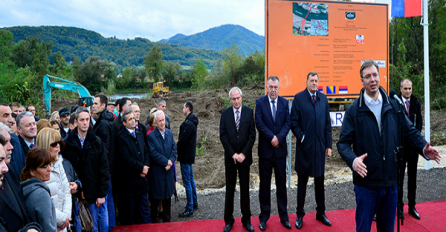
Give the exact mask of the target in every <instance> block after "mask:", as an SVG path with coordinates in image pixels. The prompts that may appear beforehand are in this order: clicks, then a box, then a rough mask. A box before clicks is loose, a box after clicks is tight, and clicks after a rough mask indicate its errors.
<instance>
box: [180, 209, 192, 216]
mask: <svg viewBox="0 0 446 232" xmlns="http://www.w3.org/2000/svg"><path fill="white" fill-rule="evenodd" d="M179 216H180V217H192V216H194V211H193V210H190V211H187V210H185V211H184V212H181V213H180V214H179Z"/></svg>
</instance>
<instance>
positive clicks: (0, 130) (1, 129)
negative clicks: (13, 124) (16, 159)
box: [0, 122, 14, 164]
mask: <svg viewBox="0 0 446 232" xmlns="http://www.w3.org/2000/svg"><path fill="white" fill-rule="evenodd" d="M9 132H10V129H9V127H8V126H6V125H5V124H3V123H2V122H0V135H2V136H3V137H4V138H5V145H4V146H3V148H4V150H5V153H6V164H9V163H10V162H11V155H12V150H13V149H14V146H13V145H12V144H11V135H10V134H9Z"/></svg>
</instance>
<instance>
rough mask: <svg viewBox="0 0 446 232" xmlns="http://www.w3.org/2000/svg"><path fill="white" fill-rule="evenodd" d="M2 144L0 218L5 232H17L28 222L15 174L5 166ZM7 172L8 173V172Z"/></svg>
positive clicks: (4, 141)
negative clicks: (3, 223)
mask: <svg viewBox="0 0 446 232" xmlns="http://www.w3.org/2000/svg"><path fill="white" fill-rule="evenodd" d="M3 144H5V145H6V140H5V138H4V137H3V136H1V139H0V209H1V210H0V218H2V219H3V220H5V222H6V224H5V226H6V229H7V231H19V230H20V229H21V228H22V227H24V226H25V225H26V224H27V223H29V222H30V219H29V217H28V211H27V209H26V206H25V198H24V196H23V191H22V187H21V186H20V183H19V180H18V179H17V178H16V174H15V173H12V172H13V171H12V170H10V169H9V168H8V166H7V162H8V159H7V158H6V152H5V149H4V146H3ZM8 170H9V171H8Z"/></svg>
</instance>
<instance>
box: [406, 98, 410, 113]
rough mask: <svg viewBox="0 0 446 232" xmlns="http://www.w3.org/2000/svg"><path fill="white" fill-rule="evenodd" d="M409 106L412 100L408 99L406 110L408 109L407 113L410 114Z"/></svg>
mask: <svg viewBox="0 0 446 232" xmlns="http://www.w3.org/2000/svg"><path fill="white" fill-rule="evenodd" d="M409 107H410V102H409V101H406V111H407V115H409Z"/></svg>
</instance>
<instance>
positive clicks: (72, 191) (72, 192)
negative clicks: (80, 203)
mask: <svg viewBox="0 0 446 232" xmlns="http://www.w3.org/2000/svg"><path fill="white" fill-rule="evenodd" d="M69 184H70V190H71V194H75V193H76V191H77V184H76V183H74V182H70V183H69Z"/></svg>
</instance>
